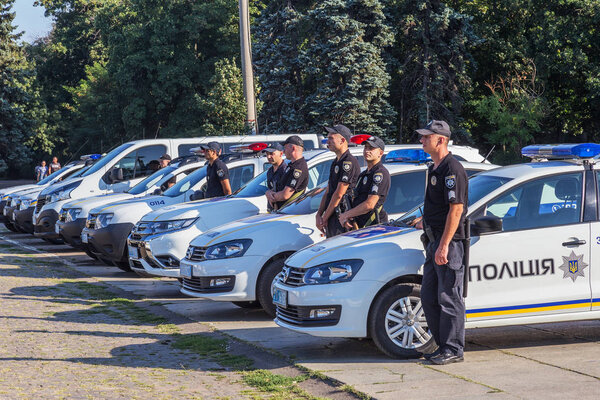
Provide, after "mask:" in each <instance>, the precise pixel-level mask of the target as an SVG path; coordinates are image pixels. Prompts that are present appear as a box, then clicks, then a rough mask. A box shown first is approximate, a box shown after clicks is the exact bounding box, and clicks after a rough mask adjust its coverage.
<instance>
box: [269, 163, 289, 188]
mask: <svg viewBox="0 0 600 400" xmlns="http://www.w3.org/2000/svg"><path fill="white" fill-rule="evenodd" d="M286 167H287V163H286V162H285V161H282V163H281V165H279V168H277V171H275V170H274V166H273V165H271V168H269V169H268V170H267V187H268V188H269V189H270V190H276V188H277V182H279V180H280V179H281V177H282V176H283V174H284V173H285V169H286Z"/></svg>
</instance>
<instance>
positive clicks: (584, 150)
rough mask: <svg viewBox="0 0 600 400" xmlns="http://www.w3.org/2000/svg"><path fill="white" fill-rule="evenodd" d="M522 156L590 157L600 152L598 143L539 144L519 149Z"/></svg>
mask: <svg viewBox="0 0 600 400" xmlns="http://www.w3.org/2000/svg"><path fill="white" fill-rule="evenodd" d="M521 154H522V155H523V157H530V158H534V159H536V158H545V159H569V158H591V157H596V156H597V155H599V154H600V144H596V143H578V144H541V145H531V146H526V147H523V149H521Z"/></svg>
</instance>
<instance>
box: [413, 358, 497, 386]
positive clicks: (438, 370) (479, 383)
mask: <svg viewBox="0 0 600 400" xmlns="http://www.w3.org/2000/svg"><path fill="white" fill-rule="evenodd" d="M417 365H421V366H423V367H425V368H427V369H430V370H432V371H436V372H441V373H442V374H445V375H448V376H451V377H453V378H457V379H460V380H463V381H465V382H469V383H474V384H476V385H480V386H483V387H486V388H488V389H491V390H492V392H488V393H506V392H505V391H504V390H502V389H499V388H496V387H493V386H490V385H487V384H485V383H482V382H477V381H474V380H473V379H469V378H467V377H465V376H462V375H457V374H453V373H451V372H448V371H444V370H442V369H437V368H435V367H433V366H432V365H427V364H423V363H417Z"/></svg>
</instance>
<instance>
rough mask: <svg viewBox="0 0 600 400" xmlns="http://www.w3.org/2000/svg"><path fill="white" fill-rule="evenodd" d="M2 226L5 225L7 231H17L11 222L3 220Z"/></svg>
mask: <svg viewBox="0 0 600 400" xmlns="http://www.w3.org/2000/svg"><path fill="white" fill-rule="evenodd" d="M4 226H5V227H6V228H7V229H8V230H9V231H11V232H15V233H17V232H18V231H17V228H16V227H15V226H14V225H13V224H11V223H10V222H5V223H4Z"/></svg>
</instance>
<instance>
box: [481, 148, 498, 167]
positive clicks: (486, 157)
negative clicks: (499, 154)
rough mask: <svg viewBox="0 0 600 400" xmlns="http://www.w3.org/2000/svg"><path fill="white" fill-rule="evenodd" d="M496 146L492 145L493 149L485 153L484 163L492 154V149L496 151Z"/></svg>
mask: <svg viewBox="0 0 600 400" xmlns="http://www.w3.org/2000/svg"><path fill="white" fill-rule="evenodd" d="M495 148H496V145H493V146H492V149H491V150H490V151H488V153H487V154H486V155H485V157H484V158H483V161H482V163H484V162H486V161H487V160H488V158H489V156H490V154H492V151H494V149H495Z"/></svg>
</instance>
